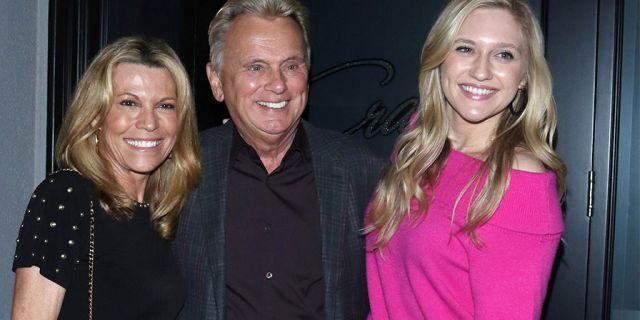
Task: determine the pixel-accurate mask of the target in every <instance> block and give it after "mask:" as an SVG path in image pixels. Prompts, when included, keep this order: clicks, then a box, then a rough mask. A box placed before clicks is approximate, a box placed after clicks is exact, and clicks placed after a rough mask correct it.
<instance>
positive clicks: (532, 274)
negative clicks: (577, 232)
mask: <svg viewBox="0 0 640 320" xmlns="http://www.w3.org/2000/svg"><path fill="white" fill-rule="evenodd" d="M480 165H481V162H480V161H479V160H477V159H474V158H471V157H469V156H467V155H465V154H463V153H460V152H458V151H455V150H452V151H451V154H450V155H449V159H448V161H447V164H446V165H445V167H444V168H443V171H442V172H441V174H440V178H439V179H438V181H437V183H436V186H435V199H434V200H433V202H432V203H431V205H430V207H429V209H428V213H427V214H426V216H424V218H421V219H419V220H412V219H410V218H406V219H405V221H404V222H403V224H402V225H401V226H400V228H399V229H398V231H397V232H396V233H395V234H394V236H393V238H392V239H391V241H390V242H389V243H388V245H387V246H386V247H385V248H384V249H382V250H383V251H382V253H383V255H382V256H381V255H380V252H379V251H378V250H376V251H371V246H372V244H373V242H374V241H375V235H373V234H370V235H369V236H368V237H367V282H368V286H369V299H370V303H371V314H370V315H369V319H371V320H380V319H393V320H410V319H437V320H439V319H492V320H495V319H539V318H540V312H541V309H542V304H543V302H544V297H545V294H546V291H547V284H548V281H549V274H550V272H551V266H552V264H553V259H554V256H555V253H556V249H557V248H558V243H559V241H560V236H561V234H562V230H563V223H562V215H561V209H560V202H559V200H558V196H557V192H556V180H555V175H554V174H553V173H552V172H545V173H532V172H525V171H519V170H511V181H510V184H509V187H508V189H507V192H506V194H505V196H504V198H503V199H502V202H501V203H500V206H499V207H498V209H497V210H496V212H495V214H494V216H493V217H492V218H491V220H489V222H487V223H486V224H484V225H483V226H481V227H480V228H478V229H477V235H478V236H479V238H480V239H481V241H482V243H483V247H481V248H477V247H476V246H474V245H473V243H472V242H471V240H470V238H469V237H468V236H467V234H466V233H464V232H458V231H459V230H460V228H461V227H462V226H463V225H464V222H465V219H466V209H467V208H468V204H469V199H470V194H469V193H470V192H467V194H465V196H464V197H463V198H462V199H461V201H460V203H459V204H458V206H457V209H456V214H455V218H454V221H453V226H452V225H451V213H452V210H453V206H454V203H455V201H456V199H457V197H458V194H459V193H460V191H461V190H462V189H463V188H464V187H465V186H466V185H467V183H468V182H469V180H470V179H471V177H472V176H473V174H474V173H475V172H476V170H477V169H478V168H479V166H480ZM417 209H418V205H417V202H413V203H412V205H411V211H412V212H415V210H417Z"/></svg>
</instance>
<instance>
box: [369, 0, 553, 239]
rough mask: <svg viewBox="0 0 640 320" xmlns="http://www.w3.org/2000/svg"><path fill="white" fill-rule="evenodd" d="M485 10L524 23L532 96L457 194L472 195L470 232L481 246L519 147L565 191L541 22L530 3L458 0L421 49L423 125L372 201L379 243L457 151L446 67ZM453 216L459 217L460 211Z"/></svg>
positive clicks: (407, 139)
mask: <svg viewBox="0 0 640 320" xmlns="http://www.w3.org/2000/svg"><path fill="white" fill-rule="evenodd" d="M478 8H495V9H503V10H507V11H509V12H510V13H511V14H512V15H513V16H514V18H515V20H516V21H517V22H518V23H519V24H520V26H521V28H522V34H523V36H524V39H525V41H526V50H525V53H526V59H527V60H526V61H527V62H528V66H527V78H526V82H527V88H526V89H527V91H528V100H527V101H526V107H525V109H524V112H522V113H521V114H520V115H517V116H516V115H514V114H512V113H511V112H509V111H508V110H507V111H505V112H502V114H501V115H500V122H499V124H498V126H497V128H496V132H495V138H494V139H493V140H492V142H491V144H490V145H489V147H488V148H487V150H486V152H485V153H484V156H485V160H484V161H483V165H482V166H481V168H480V169H479V170H478V172H476V174H475V176H474V177H473V178H472V180H471V181H470V182H469V184H468V185H467V187H466V188H465V189H464V190H462V191H461V193H460V195H459V196H458V201H459V200H460V198H461V197H462V195H463V194H464V193H465V192H469V190H471V192H473V197H472V201H471V203H470V206H469V209H468V214H467V221H466V225H465V226H464V228H463V231H465V232H467V233H468V234H469V236H470V237H471V239H473V241H474V243H475V244H476V245H477V246H481V244H482V243H481V241H480V239H478V238H477V237H476V234H475V230H476V229H477V228H478V227H479V226H481V225H482V224H484V223H485V222H487V221H488V220H489V219H491V216H492V215H493V213H494V212H495V210H496V208H497V207H498V205H499V204H500V201H501V200H502V197H503V196H504V194H505V191H506V189H507V186H508V184H509V178H510V175H509V172H510V170H511V168H512V165H513V161H514V156H515V154H516V151H517V150H527V151H530V152H531V153H532V154H533V156H535V157H536V158H537V159H539V160H540V161H541V162H542V163H543V164H544V166H545V167H546V168H547V169H549V170H551V171H553V172H554V173H555V174H556V176H557V186H558V193H559V194H560V195H561V196H562V195H564V191H565V166H564V164H563V162H562V160H561V159H560V158H559V157H558V155H557V154H556V153H555V152H554V150H553V148H552V143H553V140H554V134H555V130H556V121H557V120H556V106H555V102H554V100H553V96H552V83H551V73H550V72H549V67H548V65H547V62H546V60H545V58H544V39H543V36H542V32H541V30H540V26H539V25H538V21H537V20H536V18H535V16H534V15H533V13H532V12H531V9H530V8H529V6H528V5H527V4H526V3H525V2H523V1H520V0H452V1H450V2H449V3H448V4H447V6H446V7H445V8H444V10H443V11H442V13H441V14H440V16H439V17H438V19H437V21H436V22H435V24H434V26H433V28H432V29H431V32H429V35H428V36H427V39H426V41H425V44H424V46H423V47H422V55H421V64H420V75H419V82H418V85H419V91H420V103H419V106H418V110H417V115H416V116H417V118H416V122H415V124H414V125H412V126H410V127H408V129H407V130H406V132H405V133H403V134H402V135H401V136H400V137H399V138H398V140H397V141H396V144H395V146H394V150H393V156H392V157H393V158H394V161H392V162H391V163H390V164H389V165H388V167H387V168H386V170H385V172H384V174H383V177H382V179H381V181H380V182H379V184H378V186H377V189H376V193H375V196H374V198H373V200H372V203H371V205H370V209H369V212H368V215H367V224H366V225H367V226H366V228H365V233H370V232H375V233H376V234H377V241H376V243H375V244H374V246H373V247H374V248H377V249H379V248H382V247H384V246H385V245H386V244H387V243H388V242H389V240H390V239H391V237H392V236H393V234H394V233H395V232H396V230H397V229H398V227H399V225H400V224H401V222H402V220H403V219H404V217H405V216H406V215H408V214H409V206H410V201H411V199H414V198H415V199H417V201H418V203H419V205H420V210H418V212H417V213H416V214H415V215H414V216H412V217H411V218H412V219H417V218H419V217H421V216H422V215H424V214H425V213H426V211H427V208H428V206H429V201H428V199H426V197H425V194H424V192H423V189H422V188H423V187H424V186H427V187H433V185H434V183H435V180H436V178H437V176H438V174H439V173H440V170H441V168H442V166H443V165H444V163H445V162H446V159H447V156H448V154H449V150H450V145H449V141H448V139H447V134H448V132H449V123H448V119H447V108H448V105H447V101H446V99H445V96H444V93H443V91H442V83H441V80H440V66H441V65H442V63H443V62H444V60H445V59H446V58H447V55H448V54H449V53H450V52H451V50H452V47H453V43H454V40H455V37H456V35H457V33H458V30H459V29H460V27H461V25H462V23H463V22H464V21H465V19H466V18H467V17H468V16H469V14H471V12H473V11H474V10H476V9H478ZM521 98H522V97H521V95H520V94H518V95H517V97H516V98H515V100H516V101H514V103H515V104H516V105H519V103H518V101H517V100H519V99H521ZM482 177H485V178H484V179H485V181H484V182H485V183H484V186H483V187H482V188H480V190H479V192H476V191H477V190H476V187H478V186H479V185H482V183H481V181H480V180H481V179H482ZM476 193H477V194H476ZM455 206H457V203H456V204H455V205H454V208H455ZM454 211H455V209H454ZM451 214H452V217H453V214H454V212H452V213H451ZM452 219H453V218H452Z"/></svg>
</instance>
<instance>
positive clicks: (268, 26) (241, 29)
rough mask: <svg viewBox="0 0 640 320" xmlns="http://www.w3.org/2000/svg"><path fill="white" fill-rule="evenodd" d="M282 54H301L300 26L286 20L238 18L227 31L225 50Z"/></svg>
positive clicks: (242, 52)
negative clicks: (263, 51)
mask: <svg viewBox="0 0 640 320" xmlns="http://www.w3.org/2000/svg"><path fill="white" fill-rule="evenodd" d="M260 50H271V51H282V52H283V53H284V52H286V53H288V54H292V53H295V54H296V55H303V54H304V39H303V35H302V30H301V29H300V26H298V24H297V23H296V22H295V21H294V20H293V19H292V18H288V17H260V16H255V15H249V14H245V15H241V16H239V17H237V18H236V19H235V20H233V22H232V23H231V25H230V26H229V29H228V31H227V39H226V45H225V51H235V52H234V53H235V54H242V55H246V54H252V53H254V52H255V51H260Z"/></svg>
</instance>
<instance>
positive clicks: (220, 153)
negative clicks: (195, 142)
mask: <svg viewBox="0 0 640 320" xmlns="http://www.w3.org/2000/svg"><path fill="white" fill-rule="evenodd" d="M222 130H223V132H222V135H221V136H216V137H215V138H216V139H215V141H209V143H210V144H211V145H212V146H213V148H211V149H209V150H213V152H211V154H206V155H203V159H206V161H205V163H203V167H205V170H204V174H203V177H202V190H201V191H200V196H201V201H200V206H201V207H200V212H202V215H203V220H202V223H203V226H204V230H205V231H204V234H205V239H204V240H205V244H206V247H207V255H208V260H209V261H208V262H209V266H210V268H211V270H210V271H211V275H212V280H213V281H212V282H213V283H211V284H210V285H211V286H212V287H213V288H212V290H213V292H214V294H215V310H216V312H215V313H216V317H215V319H224V308H225V306H224V288H225V285H224V245H225V243H224V242H225V233H224V221H225V215H226V210H227V206H226V194H227V175H228V168H229V155H230V150H231V138H232V136H233V126H232V125H231V124H228V125H225V127H224V128H223V129H222ZM211 316H213V315H209V314H208V315H207V318H209V317H211Z"/></svg>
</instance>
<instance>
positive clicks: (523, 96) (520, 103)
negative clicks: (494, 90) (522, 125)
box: [509, 88, 529, 117]
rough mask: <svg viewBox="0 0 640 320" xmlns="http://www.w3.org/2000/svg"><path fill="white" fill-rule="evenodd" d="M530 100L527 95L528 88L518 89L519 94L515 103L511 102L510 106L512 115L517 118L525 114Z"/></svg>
mask: <svg viewBox="0 0 640 320" xmlns="http://www.w3.org/2000/svg"><path fill="white" fill-rule="evenodd" d="M528 100H529V95H527V88H521V89H518V94H517V95H516V97H515V98H514V99H513V101H511V104H509V111H511V114H512V115H514V116H516V117H518V116H520V115H521V114H522V113H523V112H524V109H525V108H527V101H528ZM516 104H517V106H516Z"/></svg>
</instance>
